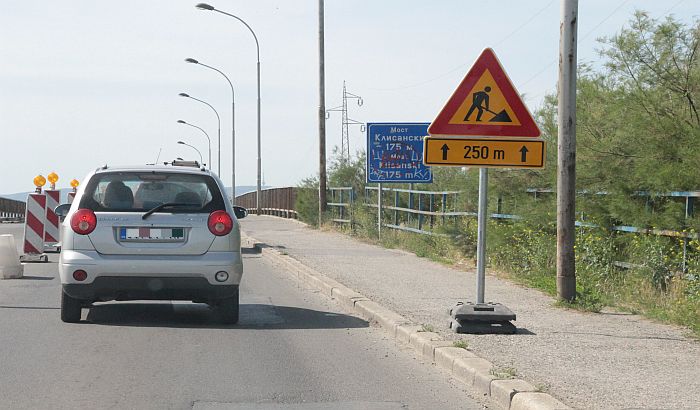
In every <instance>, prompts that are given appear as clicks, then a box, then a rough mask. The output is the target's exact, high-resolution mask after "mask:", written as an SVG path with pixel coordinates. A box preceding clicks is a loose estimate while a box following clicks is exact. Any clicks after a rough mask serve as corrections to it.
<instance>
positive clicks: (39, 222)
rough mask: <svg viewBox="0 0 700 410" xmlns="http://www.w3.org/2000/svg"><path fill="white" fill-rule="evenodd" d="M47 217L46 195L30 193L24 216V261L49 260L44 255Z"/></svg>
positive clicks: (22, 258)
mask: <svg viewBox="0 0 700 410" xmlns="http://www.w3.org/2000/svg"><path fill="white" fill-rule="evenodd" d="M45 219H46V195H44V194H29V196H28V197H27V210H26V214H25V218H24V255H22V257H21V258H20V259H21V260H22V261H23V262H39V261H48V257H47V256H46V255H44V224H45V222H44V221H45Z"/></svg>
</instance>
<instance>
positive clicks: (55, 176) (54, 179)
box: [48, 172, 58, 190]
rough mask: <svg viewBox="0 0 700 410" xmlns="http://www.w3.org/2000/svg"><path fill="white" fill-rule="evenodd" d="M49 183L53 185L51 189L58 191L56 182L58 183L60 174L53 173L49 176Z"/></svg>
mask: <svg viewBox="0 0 700 410" xmlns="http://www.w3.org/2000/svg"><path fill="white" fill-rule="evenodd" d="M48 178H49V182H50V183H51V189H52V190H53V189H56V182H58V174H57V173H55V172H52V173H50V174H49V175H48Z"/></svg>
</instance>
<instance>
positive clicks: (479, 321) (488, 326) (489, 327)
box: [450, 302, 517, 334]
mask: <svg viewBox="0 0 700 410" xmlns="http://www.w3.org/2000/svg"><path fill="white" fill-rule="evenodd" d="M450 317H451V318H452V321H451V322H450V328H451V329H452V330H453V331H454V332H455V333H471V334H494V333H495V334H513V333H515V332H516V331H517V328H516V327H515V325H513V324H512V323H510V321H511V320H515V313H513V312H512V311H511V310H510V309H508V308H507V307H505V306H504V305H502V304H500V303H471V302H467V303H466V304H464V303H459V304H457V306H456V307H454V308H452V309H450Z"/></svg>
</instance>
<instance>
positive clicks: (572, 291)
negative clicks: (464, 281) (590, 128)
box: [557, 0, 578, 301]
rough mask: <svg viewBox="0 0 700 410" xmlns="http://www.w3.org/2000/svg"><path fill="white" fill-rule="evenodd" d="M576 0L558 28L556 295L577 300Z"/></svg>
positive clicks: (565, 1) (567, 1)
mask: <svg viewBox="0 0 700 410" xmlns="http://www.w3.org/2000/svg"><path fill="white" fill-rule="evenodd" d="M577 27H578V0H562V2H561V22H560V26H559V31H560V36H559V86H558V98H559V115H558V128H559V135H558V144H557V148H558V159H557V296H559V298H560V299H563V300H567V301H573V300H574V299H575V298H576V261H575V258H574V257H575V255H574V241H575V239H576V226H575V220H576V37H577Z"/></svg>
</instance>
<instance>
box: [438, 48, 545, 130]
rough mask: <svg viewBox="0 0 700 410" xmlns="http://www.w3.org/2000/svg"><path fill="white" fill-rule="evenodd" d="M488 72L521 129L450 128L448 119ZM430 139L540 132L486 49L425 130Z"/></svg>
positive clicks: (515, 126) (478, 126)
mask: <svg viewBox="0 0 700 410" xmlns="http://www.w3.org/2000/svg"><path fill="white" fill-rule="evenodd" d="M486 70H489V72H490V73H491V75H492V77H493V79H494V81H495V82H496V84H497V85H498V87H499V88H500V89H501V92H502V93H503V97H504V98H505V99H506V101H507V102H508V105H510V108H511V109H512V110H513V113H514V114H515V116H516V117H517V118H518V120H519V121H520V125H505V126H504V125H496V124H488V123H483V124H450V119H451V118H452V116H453V115H454V114H455V113H456V112H457V110H458V109H459V107H460V105H461V104H462V103H463V102H464V101H465V100H466V99H467V98H468V93H469V92H470V91H472V89H473V88H474V85H475V84H476V82H477V81H479V78H481V75H482V74H483V73H484V72H485V71H486ZM428 133H429V134H430V135H431V136H441V137H449V136H472V137H478V136H484V137H535V138H536V137H539V136H540V129H539V127H537V124H536V123H535V120H534V119H533V118H532V115H531V114H530V111H529V110H528V109H527V107H526V106H525V104H524V103H523V101H522V100H521V99H520V95H519V94H518V92H517V91H516V90H515V87H514V86H513V83H512V82H511V81H510V78H508V75H507V74H506V72H505V70H504V69H503V66H501V63H500V62H499V61H498V58H497V57H496V54H495V53H494V52H493V50H492V49H490V48H486V49H484V51H483V52H482V53H481V55H480V56H479V58H478V59H477V60H476V62H475V63H474V65H473V66H472V68H470V69H469V72H467V75H466V76H465V77H464V79H462V82H461V83H460V84H459V86H457V89H456V90H455V91H454V92H453V93H452V96H451V97H450V99H449V100H447V103H446V104H445V106H444V107H443V108H442V110H441V111H440V113H439V114H438V115H437V117H436V118H435V120H433V122H432V123H431V124H430V126H429V127H428Z"/></svg>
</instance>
